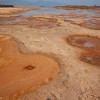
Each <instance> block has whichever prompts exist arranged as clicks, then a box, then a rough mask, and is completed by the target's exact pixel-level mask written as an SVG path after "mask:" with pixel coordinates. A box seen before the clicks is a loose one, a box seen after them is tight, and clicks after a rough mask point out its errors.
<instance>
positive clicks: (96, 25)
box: [64, 19, 100, 30]
mask: <svg viewBox="0 0 100 100" xmlns="http://www.w3.org/2000/svg"><path fill="white" fill-rule="evenodd" d="M64 21H65V22H69V23H71V24H76V25H79V26H81V27H85V28H88V29H94V30H100V21H99V20H97V19H92V20H84V21H81V22H77V20H76V21H73V20H70V19H68V20H66V19H65V20H64Z"/></svg>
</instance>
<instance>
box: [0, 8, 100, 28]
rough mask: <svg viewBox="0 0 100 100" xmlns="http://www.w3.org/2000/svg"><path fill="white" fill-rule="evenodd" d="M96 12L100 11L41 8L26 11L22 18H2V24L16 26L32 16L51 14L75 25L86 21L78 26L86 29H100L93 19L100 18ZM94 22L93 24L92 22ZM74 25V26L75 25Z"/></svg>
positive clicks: (0, 19) (21, 14)
mask: <svg viewBox="0 0 100 100" xmlns="http://www.w3.org/2000/svg"><path fill="white" fill-rule="evenodd" d="M96 12H100V11H99V10H94V11H91V10H83V9H75V10H69V9H67V10H65V9H57V8H49V7H40V9H38V10H31V11H25V12H22V13H20V14H18V15H17V16H22V17H17V18H16V17H9V18H7V17H5V18H0V24H4V25H7V24H14V23H19V22H22V21H24V20H25V19H27V18H28V17H30V16H38V15H44V14H51V15H53V16H54V17H59V16H62V17H63V19H64V21H65V22H66V21H68V20H70V21H73V23H74V24H77V20H79V19H80V20H82V21H83V20H86V21H85V22H84V23H80V24H78V25H80V26H83V27H86V28H91V29H100V27H99V26H100V21H98V20H97V21H96V19H94V21H93V19H92V18H94V17H99V18H100V15H99V14H98V13H96ZM91 21H92V22H91ZM73 23H72V24H73Z"/></svg>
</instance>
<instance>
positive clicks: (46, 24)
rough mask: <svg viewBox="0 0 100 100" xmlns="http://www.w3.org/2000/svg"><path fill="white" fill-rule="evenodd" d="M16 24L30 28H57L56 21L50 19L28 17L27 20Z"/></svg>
mask: <svg viewBox="0 0 100 100" xmlns="http://www.w3.org/2000/svg"><path fill="white" fill-rule="evenodd" d="M18 24H20V25H27V26H29V27H31V28H53V27H56V26H59V23H58V22H57V19H56V18H52V17H49V18H48V17H29V18H28V19H27V20H25V21H23V22H21V23H18Z"/></svg>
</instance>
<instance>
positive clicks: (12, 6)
mask: <svg viewBox="0 0 100 100" xmlns="http://www.w3.org/2000/svg"><path fill="white" fill-rule="evenodd" d="M0 7H14V6H13V5H0Z"/></svg>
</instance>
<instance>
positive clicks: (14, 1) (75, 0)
mask: <svg viewBox="0 0 100 100" xmlns="http://www.w3.org/2000/svg"><path fill="white" fill-rule="evenodd" d="M0 4H11V5H15V6H17V5H19V6H57V5H97V6H100V0H0Z"/></svg>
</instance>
